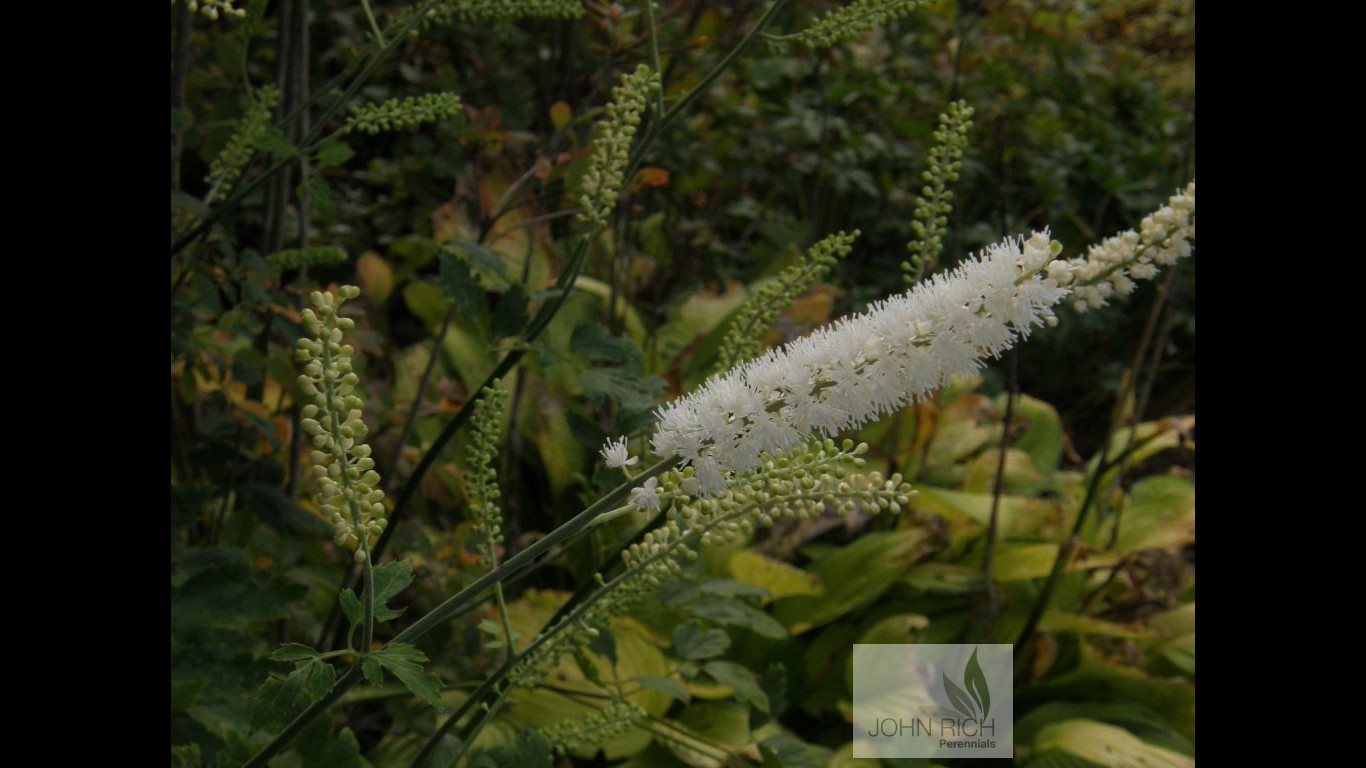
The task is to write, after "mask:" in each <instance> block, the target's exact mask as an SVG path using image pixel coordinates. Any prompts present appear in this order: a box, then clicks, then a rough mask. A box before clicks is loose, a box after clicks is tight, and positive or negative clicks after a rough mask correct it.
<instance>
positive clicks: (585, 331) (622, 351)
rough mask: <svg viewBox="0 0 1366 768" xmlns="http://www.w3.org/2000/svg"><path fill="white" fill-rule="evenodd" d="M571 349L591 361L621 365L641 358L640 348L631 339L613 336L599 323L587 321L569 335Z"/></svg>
mask: <svg viewBox="0 0 1366 768" xmlns="http://www.w3.org/2000/svg"><path fill="white" fill-rule="evenodd" d="M569 351H571V352H573V353H574V354H576V355H582V356H583V357H584V359H586V360H588V361H589V362H591V363H603V364H607V365H619V364H622V363H628V362H631V361H633V360H635V361H639V360H640V359H641V354H640V350H638V349H636V346H635V345H634V344H632V343H631V342H630V340H629V339H624V338H620V337H618V336H613V335H612V334H611V333H610V332H608V330H607V328H605V327H604V326H602V325H600V324H598V323H585V324H583V325H580V326H579V327H577V328H575V329H574V333H573V335H571V336H570V337H569Z"/></svg>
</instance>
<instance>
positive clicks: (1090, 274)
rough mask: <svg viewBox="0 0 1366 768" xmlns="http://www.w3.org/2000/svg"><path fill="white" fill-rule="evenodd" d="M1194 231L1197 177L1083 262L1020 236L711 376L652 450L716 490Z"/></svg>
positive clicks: (1011, 339)
mask: <svg viewBox="0 0 1366 768" xmlns="http://www.w3.org/2000/svg"><path fill="white" fill-rule="evenodd" d="M1194 236H1195V185H1194V182H1192V183H1191V185H1190V186H1188V187H1187V188H1186V190H1185V191H1184V192H1181V193H1178V194H1177V195H1175V196H1173V197H1172V198H1171V200H1170V201H1169V204H1168V205H1167V206H1166V207H1164V208H1163V209H1161V210H1159V211H1158V212H1156V213H1154V214H1152V215H1151V216H1149V217H1148V218H1146V219H1144V221H1143V224H1142V227H1141V230H1140V232H1139V233H1125V234H1123V235H1118V236H1116V237H1115V238H1111V240H1107V241H1106V243H1111V241H1115V242H1114V243H1113V244H1111V245H1109V246H1106V245H1105V244H1102V246H1100V247H1098V248H1092V249H1091V250H1090V251H1088V253H1087V255H1086V256H1084V257H1081V258H1078V259H1073V260H1071V261H1063V260H1057V259H1055V258H1054V257H1055V256H1057V255H1058V254H1059V253H1060V252H1061V248H1062V246H1061V245H1060V244H1058V243H1056V242H1054V241H1052V240H1051V239H1050V238H1049V236H1048V234H1047V232H1036V233H1034V234H1033V235H1031V236H1030V237H1029V238H1027V239H1014V238H1007V239H1006V240H1004V241H1002V242H1000V243H997V244H995V245H992V246H990V247H988V248H987V249H986V251H985V252H983V253H982V254H981V255H980V256H979V257H976V258H970V259H968V260H967V261H965V262H964V263H963V264H961V265H960V266H959V267H957V268H956V269H954V270H953V271H951V272H949V273H947V274H941V275H936V276H935V277H933V278H932V279H930V280H929V281H927V282H924V283H921V284H920V285H918V286H917V287H915V288H914V289H912V290H911V291H909V292H907V293H904V294H900V295H897V296H894V297H892V298H890V299H886V300H883V301H879V302H877V303H875V304H873V306H872V307H871V308H870V309H869V311H868V312H866V313H864V314H861V315H855V316H852V317H849V318H844V319H841V320H839V321H836V322H835V323H834V324H833V325H831V326H828V327H825V328H822V329H819V330H817V331H816V332H814V333H812V334H811V335H810V336H807V337H805V338H803V339H799V340H797V341H795V342H792V343H791V344H789V345H787V346H786V347H784V348H781V349H775V350H770V351H769V352H768V354H766V355H764V356H762V357H759V358H758V359H756V360H753V361H751V362H749V363H746V364H744V365H741V366H739V367H737V368H734V369H732V370H731V371H729V372H727V373H725V374H722V375H718V376H715V377H713V378H711V379H710V380H708V381H707V383H706V384H704V385H703V386H702V387H701V388H700V389H699V390H697V391H696V392H694V393H692V394H690V395H687V396H685V397H682V398H680V399H678V400H675V401H674V402H672V403H670V404H668V405H666V406H664V407H662V408H661V409H660V410H659V411H658V417H659V424H658V426H657V428H656V430H655V434H654V438H653V441H652V443H651V445H652V447H653V449H654V451H655V453H657V454H659V455H660V456H677V457H678V458H680V459H682V460H683V462H685V463H691V464H692V465H693V466H694V467H695V477H696V478H697V479H698V481H699V482H700V483H701V490H702V493H704V494H708V495H710V494H715V493H718V492H720V491H721V490H723V489H724V488H725V487H726V475H727V473H729V472H731V471H744V470H746V469H751V468H753V467H756V466H758V465H759V464H760V463H761V461H762V456H763V454H765V453H769V454H775V453H778V452H780V451H784V450H787V449H790V448H793V447H794V446H796V445H798V444H799V443H800V442H801V441H802V440H803V439H805V438H806V437H807V436H809V435H812V434H817V435H833V434H835V433H837V432H839V431H841V430H845V429H852V428H857V427H860V426H862V425H864V424H866V423H868V422H870V421H873V420H875V419H877V418H880V417H882V416H884V415H887V414H890V413H894V412H895V411H897V410H899V409H900V408H902V407H904V406H905V405H907V404H908V403H910V402H912V401H914V400H916V399H917V398H921V397H924V396H926V395H928V394H929V393H930V392H932V391H933V390H935V389H936V388H938V387H941V386H943V385H945V384H948V383H949V382H951V381H952V380H953V379H954V378H955V377H958V376H962V375H968V374H972V373H976V372H977V371H978V369H980V368H981V366H982V359H983V358H985V357H988V356H990V357H997V356H999V355H1000V354H1001V353H1002V352H1004V351H1005V350H1007V349H1009V348H1011V347H1012V346H1014V345H1015V343H1016V342H1017V341H1018V340H1020V339H1023V338H1025V337H1027V336H1028V335H1029V333H1030V331H1031V330H1032V329H1033V328H1034V327H1036V326H1039V325H1043V324H1049V325H1051V324H1053V323H1055V322H1056V317H1055V316H1054V314H1053V307H1054V305H1056V304H1058V303H1059V302H1060V301H1062V300H1063V298H1065V297H1066V296H1067V295H1068V293H1069V288H1068V287H1065V286H1067V285H1069V284H1071V285H1073V286H1075V288H1076V290H1077V291H1079V292H1080V291H1083V290H1095V286H1097V285H1102V284H1103V285H1105V286H1107V288H1108V290H1106V289H1104V288H1102V289H1100V290H1101V291H1103V292H1105V293H1107V294H1108V293H1109V292H1113V291H1114V290H1115V289H1116V286H1115V285H1114V283H1115V282H1116V280H1120V279H1122V280H1125V281H1127V280H1129V277H1128V276H1126V275H1129V276H1132V277H1135V278H1140V279H1141V278H1143V277H1150V276H1151V275H1152V274H1154V273H1155V270H1151V271H1150V270H1148V269H1146V268H1145V266H1146V265H1150V264H1151V263H1152V262H1154V261H1156V262H1157V263H1159V264H1168V263H1173V262H1174V261H1175V260H1176V259H1177V258H1179V257H1181V256H1185V255H1188V254H1189V253H1190V251H1191V246H1190V242H1189V241H1190V240H1191V239H1193V238H1194ZM1124 287H1125V288H1128V289H1131V283H1130V284H1129V285H1128V286H1124ZM1086 303H1087V304H1090V305H1093V306H1098V304H1096V303H1095V302H1094V299H1087V301H1086ZM1078 305H1079V306H1078V308H1079V309H1085V308H1086V304H1082V303H1081V302H1078Z"/></svg>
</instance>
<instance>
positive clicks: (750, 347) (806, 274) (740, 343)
mask: <svg viewBox="0 0 1366 768" xmlns="http://www.w3.org/2000/svg"><path fill="white" fill-rule="evenodd" d="M859 234H860V233H859V231H858V230H857V229H856V230H854V231H853V232H836V233H835V234H833V235H830V236H829V237H827V238H825V239H823V240H821V241H820V242H818V243H816V244H815V245H813V246H811V248H809V249H808V250H807V252H806V256H805V258H803V259H802V260H801V261H799V262H797V263H796V264H793V265H792V266H790V267H788V268H787V269H784V270H783V271H782V272H781V273H780V274H779V275H778V277H777V279H775V280H774V281H773V282H771V283H769V284H768V285H765V286H764V287H763V288H760V289H759V290H757V291H755V292H754V295H753V296H750V297H749V298H748V299H746V300H745V303H744V304H742V305H741V306H740V309H738V310H736V313H735V319H734V321H733V322H732V323H731V326H730V329H729V330H728V331H727V332H726V336H725V338H724V339H722V341H721V346H720V348H719V349H718V351H717V353H716V361H717V365H718V366H719V367H721V368H722V369H726V368H731V367H732V366H734V365H736V364H738V363H743V362H745V361H746V360H751V359H753V358H755V357H758V355H759V354H760V353H761V352H763V351H764V346H763V338H764V333H765V332H766V331H767V330H768V329H769V328H770V327H772V325H773V321H774V319H776V318H777V317H778V313H779V312H781V311H783V309H784V308H786V307H788V306H791V304H792V302H794V301H796V300H797V298H798V297H799V296H801V295H802V294H804V293H806V292H807V291H808V290H810V289H811V286H813V285H815V284H816V282H817V281H818V280H820V279H821V278H823V277H825V275H826V274H827V273H829V272H830V269H831V268H832V267H834V266H835V264H836V262H838V261H839V260H840V259H842V258H844V257H845V256H848V255H849V252H850V251H852V250H853V249H854V240H856V239H857V238H858V236H859Z"/></svg>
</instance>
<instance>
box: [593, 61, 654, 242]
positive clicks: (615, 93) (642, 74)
mask: <svg viewBox="0 0 1366 768" xmlns="http://www.w3.org/2000/svg"><path fill="white" fill-rule="evenodd" d="M658 88H659V74H658V73H656V72H655V71H654V70H653V69H651V68H650V66H649V65H647V64H641V65H640V66H639V67H636V70H635V71H634V72H632V73H631V74H629V75H626V76H624V77H622V79H621V82H620V83H618V84H617V86H616V87H615V88H613V89H612V101H611V102H609V103H608V104H607V106H606V107H605V108H604V110H603V118H602V120H601V121H599V123H598V136H597V138H596V139H594V140H593V155H592V157H590V158H589V159H588V169H587V170H586V171H585V172H584V175H583V185H582V187H581V188H580V191H579V204H580V205H581V206H583V211H582V212H580V213H579V220H580V221H582V222H584V223H586V224H589V225H591V226H593V227H601V226H604V225H606V224H607V221H608V220H609V219H610V218H611V217H612V211H613V210H615V209H616V207H617V198H618V197H620V195H621V185H622V176H623V174H624V173H625V169H626V163H627V161H628V160H629V159H630V156H631V140H632V139H633V138H635V135H636V128H638V127H639V126H640V116H641V115H642V114H643V113H644V112H645V104H646V101H647V100H648V98H649V96H650V94H651V93H653V92H654V91H655V90H656V89H658Z"/></svg>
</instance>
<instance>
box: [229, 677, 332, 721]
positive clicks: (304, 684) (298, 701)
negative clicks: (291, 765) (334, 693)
mask: <svg viewBox="0 0 1366 768" xmlns="http://www.w3.org/2000/svg"><path fill="white" fill-rule="evenodd" d="M334 682H336V672H335V671H334V670H333V669H332V666H331V665H330V664H327V663H325V662H321V661H313V662H310V663H307V664H301V665H299V666H298V667H297V668H296V669H295V670H294V671H293V672H291V673H290V675H289V677H286V678H285V679H283V680H281V679H280V678H278V677H271V678H270V679H268V680H266V682H265V683H263V684H262V685H261V687H260V688H259V689H257V691H256V696H255V698H254V699H253V700H252V707H251V720H250V726H249V727H250V729H251V730H252V731H257V730H260V729H262V728H265V729H268V730H276V729H279V728H282V727H284V726H285V725H286V724H287V723H289V721H290V720H293V719H294V717H295V716H296V715H298V714H299V713H300V712H302V711H304V708H306V707H307V706H308V705H309V704H312V703H313V702H314V701H317V700H318V699H320V698H322V697H323V695H324V694H326V693H327V692H328V691H330V690H332V684H333V683H334Z"/></svg>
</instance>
